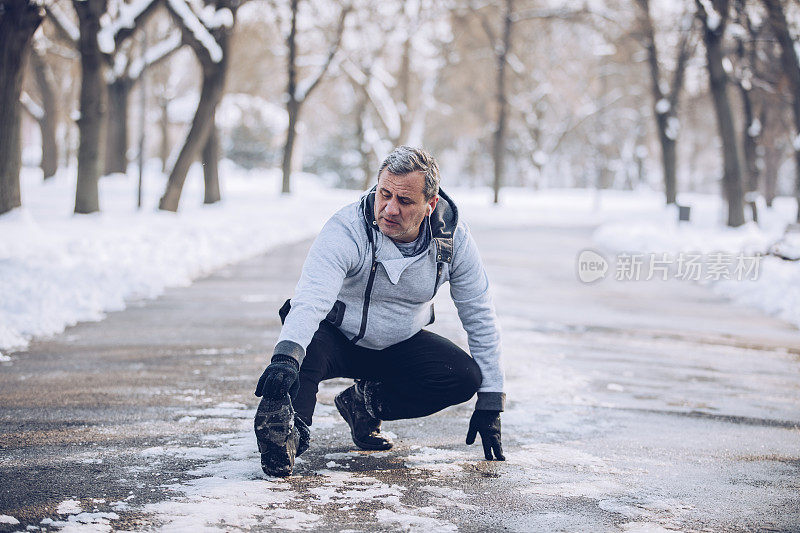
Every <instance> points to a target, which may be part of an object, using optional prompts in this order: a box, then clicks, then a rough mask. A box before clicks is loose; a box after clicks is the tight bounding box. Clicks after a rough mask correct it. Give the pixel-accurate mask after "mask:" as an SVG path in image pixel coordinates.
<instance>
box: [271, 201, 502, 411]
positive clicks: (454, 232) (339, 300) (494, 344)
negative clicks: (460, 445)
mask: <svg viewBox="0 0 800 533" xmlns="http://www.w3.org/2000/svg"><path fill="white" fill-rule="evenodd" d="M374 202H375V188H373V189H372V190H371V191H369V192H368V193H366V194H365V195H364V196H363V197H362V198H361V200H360V201H358V202H354V203H352V204H350V205H347V206H345V207H343V208H342V209H340V210H339V211H338V212H337V213H336V214H334V215H333V216H332V217H331V218H330V219H329V220H328V222H326V223H325V226H324V227H323V228H322V230H321V231H320V233H319V235H318V236H317V238H316V240H315V241H314V244H313V245H312V246H311V250H310V251H309V252H308V256H307V257H306V261H305V263H304V265H303V271H302V274H301V275H300V281H299V282H298V283H297V286H296V287H295V292H294V296H293V297H292V299H291V309H290V311H289V314H288V315H287V316H286V318H285V321H284V325H283V329H281V333H280V336H279V337H278V343H277V345H276V346H275V352H274V353H275V354H283V355H289V356H291V357H293V358H294V359H296V360H297V361H298V363H302V361H303V357H305V349H306V348H307V347H308V344H309V343H310V342H311V338H312V337H313V336H314V333H315V332H316V330H317V328H318V327H319V323H320V322H321V321H322V320H323V319H326V317H327V320H329V321H331V322H333V323H334V324H335V325H336V326H337V327H338V328H339V330H340V331H342V333H344V334H345V335H346V336H347V338H349V339H351V341H353V342H354V343H355V344H357V345H359V346H363V347H365V348H370V349H374V350H381V349H383V348H386V347H388V346H391V345H393V344H396V343H398V342H401V341H404V340H406V339H408V338H409V337H411V336H413V335H414V334H416V333H417V332H418V331H419V330H420V329H422V328H423V327H424V326H426V325H428V324H430V323H432V322H433V319H434V315H433V303H432V301H431V300H432V299H433V297H434V296H435V294H436V291H438V289H439V287H441V286H442V285H443V284H444V283H445V282H447V281H449V282H450V296H451V297H452V298H453V302H454V303H455V306H456V309H457V310H458V316H459V318H460V319H461V323H462V325H463V326H464V329H465V330H466V332H467V340H468V344H469V351H470V354H471V355H472V357H473V358H474V359H475V362H476V363H478V366H479V367H480V369H481V373H482V375H483V382H482V383H481V386H480V388H479V389H478V403H477V405H476V409H497V410H502V409H503V405H504V403H505V394H503V370H502V367H501V364H500V352H501V348H500V331H499V327H498V325H497V317H496V315H495V310H494V305H493V304H492V299H491V294H490V290H489V278H488V277H487V275H486V271H485V269H484V267H483V264H482V262H481V258H480V255H479V253H478V248H477V246H476V245H475V241H474V240H473V239H472V236H471V235H470V232H469V228H468V227H467V225H466V223H464V222H463V221H459V220H458V209H457V208H456V206H455V204H454V203H453V201H452V200H451V199H450V198H449V197H448V196H447V194H445V193H444V191H441V190H440V192H439V202H438V203H437V205H436V208H435V209H434V211H433V213H432V214H431V215H429V216H426V217H425V221H424V230H425V231H428V232H429V244H428V248H427V251H423V252H422V253H421V254H418V255H414V256H412V257H404V256H403V254H401V253H400V250H398V249H397V246H395V245H394V242H393V241H392V240H391V239H390V238H389V237H387V236H385V235H384V234H383V233H382V232H381V231H380V230H378V227H377V225H376V223H375V218H374Z"/></svg>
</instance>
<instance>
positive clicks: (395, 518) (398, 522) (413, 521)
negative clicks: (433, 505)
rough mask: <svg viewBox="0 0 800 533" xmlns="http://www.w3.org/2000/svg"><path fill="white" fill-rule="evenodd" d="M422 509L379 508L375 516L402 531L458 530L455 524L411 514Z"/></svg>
mask: <svg viewBox="0 0 800 533" xmlns="http://www.w3.org/2000/svg"><path fill="white" fill-rule="evenodd" d="M423 509H424V508H422V509H414V510H413V511H412V510H411V509H409V511H410V512H395V511H391V510H389V509H380V510H379V511H378V512H377V513H375V516H376V517H377V518H378V522H380V523H382V524H391V525H393V526H399V527H400V529H401V530H402V531H409V532H412V533H414V532H420V533H433V532H437V533H438V532H449V531H458V528H457V527H456V526H455V524H452V523H450V522H446V521H444V520H438V519H436V518H432V517H430V516H422V515H419V514H412V513H413V512H420V511H422V510H423Z"/></svg>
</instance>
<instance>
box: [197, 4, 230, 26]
mask: <svg viewBox="0 0 800 533" xmlns="http://www.w3.org/2000/svg"><path fill="white" fill-rule="evenodd" d="M197 17H198V18H199V19H200V21H201V22H202V23H203V26H205V27H206V28H208V29H210V30H215V29H217V28H233V13H232V12H231V10H230V9H228V8H227V7H223V8H222V9H215V8H214V6H213V5H207V6H205V7H204V8H203V10H202V11H200V12H199V13H197Z"/></svg>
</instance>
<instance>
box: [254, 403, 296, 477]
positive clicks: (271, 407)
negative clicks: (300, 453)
mask: <svg viewBox="0 0 800 533" xmlns="http://www.w3.org/2000/svg"><path fill="white" fill-rule="evenodd" d="M254 426H255V432H256V441H257V442H258V451H259V452H261V469H262V470H263V471H264V473H265V474H267V475H268V476H275V477H286V476H288V475H291V473H292V468H294V458H295V453H296V451H297V450H296V446H297V438H295V437H296V435H297V430H296V429H295V427H294V409H292V405H291V403H290V402H289V401H288V396H287V398H286V399H285V400H284V399H279V400H274V399H268V398H263V399H262V400H261V403H260V404H259V405H258V410H257V411H256V417H255V421H254Z"/></svg>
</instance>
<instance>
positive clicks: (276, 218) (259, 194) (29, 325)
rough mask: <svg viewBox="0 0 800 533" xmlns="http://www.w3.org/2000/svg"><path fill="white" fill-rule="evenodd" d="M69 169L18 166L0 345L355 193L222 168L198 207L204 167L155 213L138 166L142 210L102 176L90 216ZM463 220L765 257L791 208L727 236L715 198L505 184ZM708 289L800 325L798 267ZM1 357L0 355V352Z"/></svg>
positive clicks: (166, 281) (126, 187)
mask: <svg viewBox="0 0 800 533" xmlns="http://www.w3.org/2000/svg"><path fill="white" fill-rule="evenodd" d="M74 175H75V172H74V169H65V170H62V171H61V172H60V173H59V174H58V175H57V176H56V177H55V178H53V179H51V180H49V181H48V182H43V181H42V180H41V178H40V173H39V171H38V170H36V169H28V168H26V169H24V171H23V175H22V197H23V205H24V207H23V208H21V209H16V210H14V211H12V212H10V213H7V214H5V215H3V216H0V294H2V295H3V297H2V300H0V350H6V351H7V350H10V349H20V348H24V347H25V346H26V345H27V344H28V342H29V341H30V339H31V338H37V337H46V336H49V335H53V334H56V333H59V332H61V331H63V330H64V328H65V327H67V326H69V325H72V324H75V323H77V322H78V321H86V320H99V319H101V318H102V317H103V316H104V313H105V312H108V311H117V310H121V309H124V308H125V306H126V304H127V303H129V302H131V301H135V300H137V299H142V298H153V297H156V296H158V295H159V294H161V292H162V291H163V290H164V288H166V287H174V286H181V285H187V284H189V283H191V281H192V280H193V279H196V278H198V277H200V276H203V275H205V274H207V273H209V272H211V271H213V270H214V269H216V268H219V267H221V266H223V265H225V264H229V263H233V262H236V261H239V260H242V259H244V258H247V257H251V256H253V255H256V254H258V253H262V252H264V251H266V250H268V249H269V248H270V247H272V246H276V245H278V244H280V243H283V242H290V241H296V240H299V239H302V238H305V237H308V236H311V235H313V234H314V233H316V232H317V231H318V230H319V228H320V227H321V226H322V224H323V223H324V221H325V220H326V219H327V218H328V217H329V216H330V215H331V214H332V213H333V212H334V211H336V210H337V209H338V208H339V207H340V206H341V205H343V204H344V203H347V202H348V201H352V200H354V199H356V198H357V197H358V195H359V192H357V191H343V190H336V189H330V188H328V187H327V186H325V185H324V184H323V183H321V182H320V181H319V180H318V179H317V178H316V177H314V176H310V175H305V174H299V175H297V176H296V177H295V178H294V184H293V190H294V194H292V195H290V196H283V195H281V194H280V193H279V192H278V191H279V179H280V175H279V172H278V171H277V170H267V171H263V170H262V171H245V170H242V169H240V168H237V167H235V166H234V165H232V164H229V163H227V162H223V166H222V169H221V182H222V189H223V190H222V196H223V201H222V202H221V203H219V204H216V205H211V206H204V205H202V194H203V191H202V174H201V171H200V168H199V167H197V166H195V167H193V169H192V172H190V175H189V177H188V179H187V181H186V185H185V187H184V192H183V196H182V199H181V207H180V211H179V213H177V214H173V213H164V212H159V211H157V210H156V205H157V203H158V198H159V196H160V194H161V193H162V192H163V189H164V177H163V175H161V174H160V173H159V172H157V171H155V169H153V171H152V172H148V173H147V174H146V180H145V184H144V201H143V204H144V207H143V208H142V210H141V211H137V210H136V207H135V202H136V186H137V184H136V179H134V178H133V177H132V176H128V177H126V176H122V175H115V176H110V177H106V178H103V179H102V180H101V184H100V195H101V198H100V206H101V210H102V212H101V213H99V214H94V215H74V214H73V213H72V209H73V205H74V188H75V184H74ZM445 190H449V193H450V194H451V195H452V196H454V197H455V199H456V200H457V203H458V204H459V206H460V207H461V210H462V212H463V213H464V214H465V216H466V218H468V219H469V220H470V221H472V222H473V223H475V224H479V225H481V226H482V227H503V226H516V227H519V226H526V225H544V226H554V227H564V226H573V225H590V224H591V225H600V227H599V228H598V230H597V232H596V233H595V241H596V242H597V244H598V246H599V247H601V248H602V249H605V250H609V251H614V252H616V251H628V252H632V251H637V252H653V253H662V252H663V253H670V254H676V253H678V252H679V251H699V252H702V253H705V254H709V253H711V252H712V251H717V250H721V251H726V252H739V251H743V252H745V253H750V254H752V253H756V252H765V251H766V250H767V249H768V248H769V246H770V245H771V244H772V243H774V242H775V241H777V240H778V239H779V238H780V237H781V235H782V233H783V229H784V227H785V226H786V223H787V222H789V221H791V220H792V218H793V213H794V202H793V201H792V200H791V199H789V198H779V199H778V200H777V201H776V204H775V208H774V209H773V210H766V209H762V210H761V217H762V226H761V227H757V226H755V225H754V224H748V225H746V226H744V227H742V228H739V229H736V230H731V229H727V228H724V225H723V224H722V213H723V210H722V206H721V205H720V202H719V199H718V198H716V197H713V196H707V195H706V196H703V195H691V196H689V195H686V196H684V197H683V198H682V201H683V202H684V203H687V204H689V205H691V206H692V209H693V211H692V222H691V223H690V224H685V223H683V224H678V223H677V222H676V219H677V216H676V214H675V212H674V210H673V209H671V208H666V207H664V206H663V197H662V195H661V194H660V193H655V192H651V191H637V192H624V191H602V192H600V193H598V192H596V191H594V190H577V189H566V190H544V191H532V190H519V189H516V190H515V189H506V190H504V191H503V193H502V196H501V200H502V204H501V206H500V207H498V206H492V205H491V204H490V203H489V199H490V198H491V192H490V191H489V190H488V189H473V190H461V189H448V188H447V187H446V182H445ZM715 288H716V289H717V290H720V291H722V292H724V293H725V294H727V295H730V296H732V297H734V298H735V299H737V300H740V301H743V302H745V303H748V304H752V305H756V306H759V307H761V308H762V309H764V310H765V311H767V312H769V313H775V314H778V315H779V316H781V317H782V318H784V319H786V320H789V321H791V322H793V323H794V324H797V325H800V264H799V263H795V262H786V261H782V260H780V259H777V258H774V257H769V258H764V259H763V260H761V262H760V272H759V276H758V279H757V280H756V281H748V282H740V281H735V280H734V281H725V280H720V281H719V282H717V283H715ZM0 358H7V356H4V355H2V353H1V352H0Z"/></svg>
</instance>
